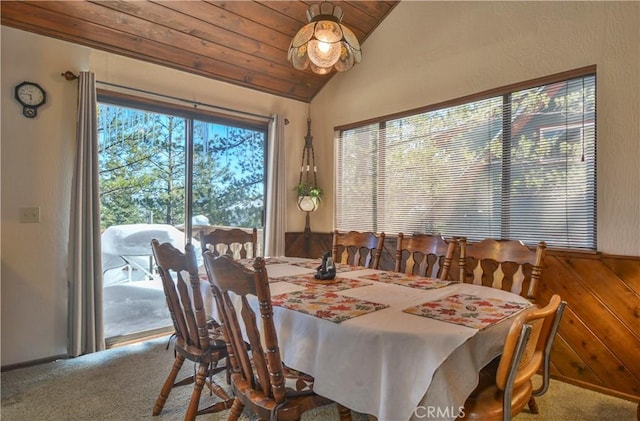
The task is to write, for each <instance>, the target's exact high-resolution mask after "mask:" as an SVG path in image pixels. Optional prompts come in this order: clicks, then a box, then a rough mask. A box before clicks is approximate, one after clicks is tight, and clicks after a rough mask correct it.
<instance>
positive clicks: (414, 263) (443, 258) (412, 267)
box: [395, 233, 458, 280]
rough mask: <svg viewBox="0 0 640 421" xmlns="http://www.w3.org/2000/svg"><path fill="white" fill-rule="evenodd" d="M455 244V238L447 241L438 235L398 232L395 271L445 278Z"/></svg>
mask: <svg viewBox="0 0 640 421" xmlns="http://www.w3.org/2000/svg"><path fill="white" fill-rule="evenodd" d="M457 244H458V239H457V238H451V239H449V241H447V240H445V238H444V237H442V236H440V235H429V234H413V235H412V236H410V237H405V236H404V234H403V233H399V234H398V246H397V248H396V266H395V271H396V272H402V273H406V274H409V275H419V276H426V277H430V278H439V279H442V280H446V279H447V278H448V277H449V269H451V261H452V260H453V254H454V252H455V249H456V246H457Z"/></svg>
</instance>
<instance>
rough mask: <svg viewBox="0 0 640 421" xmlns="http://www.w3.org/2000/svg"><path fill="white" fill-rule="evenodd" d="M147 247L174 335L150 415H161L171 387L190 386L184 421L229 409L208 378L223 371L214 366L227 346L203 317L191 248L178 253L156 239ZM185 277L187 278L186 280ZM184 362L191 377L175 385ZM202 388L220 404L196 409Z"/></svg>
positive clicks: (228, 402)
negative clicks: (172, 357)
mask: <svg viewBox="0 0 640 421" xmlns="http://www.w3.org/2000/svg"><path fill="white" fill-rule="evenodd" d="M151 248H152V250H153V255H154V257H155V260H156V264H157V265H158V272H159V274H160V278H161V280H162V288H163V290H164V294H165V296H166V299H167V306H168V307H169V313H170V314H171V320H172V321H173V327H174V329H175V336H176V338H175V342H174V354H175V360H174V363H173V366H172V367H171V371H170V372H169V375H168V376H167V379H166V380H165V382H164V384H163V386H162V389H161V390H160V395H159V396H158V399H157V400H156V404H155V406H154V407H153V415H159V414H160V412H162V408H163V407H164V404H165V402H166V401H167V398H168V397H169V393H170V392H171V390H172V389H173V388H174V387H178V386H184V385H187V384H192V383H193V392H192V394H191V399H190V401H189V405H188V407H187V410H186V413H185V417H184V419H185V420H194V419H195V417H196V415H202V414H209V413H213V412H219V411H222V410H225V409H228V408H231V405H232V403H233V399H232V398H230V397H229V395H227V393H226V392H225V390H224V389H223V388H222V387H220V386H218V385H217V384H216V383H215V382H214V381H213V377H212V376H213V375H214V374H217V373H218V372H221V371H223V370H226V365H225V364H222V365H218V363H219V361H221V360H223V359H225V358H226V357H227V347H226V344H225V342H224V339H223V337H222V334H221V329H216V328H215V327H214V326H213V325H212V323H211V322H210V321H209V319H208V317H207V315H206V314H205V310H204V304H203V299H202V293H201V290H200V277H199V276H198V264H197V261H196V252H195V250H194V248H193V245H192V244H191V243H187V244H186V246H185V252H184V253H182V252H181V251H180V250H178V249H176V248H175V247H174V246H173V245H171V244H170V243H162V244H160V243H159V242H158V240H156V239H153V240H151ZM185 276H188V279H187V280H185ZM185 360H189V361H192V362H193V364H194V372H195V375H192V376H189V377H187V378H185V379H183V380H181V381H178V382H176V378H177V376H178V372H179V371H180V369H181V368H182V365H183V364H184V361H185ZM196 366H197V372H196V371H195V367H196ZM205 385H206V386H207V387H208V388H209V389H210V390H211V391H212V392H213V393H214V394H216V395H217V396H218V397H219V398H220V399H221V401H218V402H216V403H213V404H211V405H209V406H207V407H204V408H202V409H199V405H200V395H201V394H202V389H203V387H204V386H205Z"/></svg>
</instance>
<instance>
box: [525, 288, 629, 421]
mask: <svg viewBox="0 0 640 421" xmlns="http://www.w3.org/2000/svg"><path fill="white" fill-rule="evenodd" d="M566 306H567V302H566V301H561V302H560V305H559V306H558V309H557V310H556V313H555V316H554V317H553V321H552V322H551V328H550V330H549V331H548V335H549V337H548V338H547V340H546V345H545V349H544V356H543V360H542V383H541V384H540V386H539V387H538V388H537V389H535V390H534V391H533V392H532V393H531V399H529V410H530V411H531V413H532V414H537V413H538V412H539V409H538V404H537V403H536V398H537V397H540V396H542V395H544V394H545V393H547V390H549V383H550V381H551V348H552V347H553V341H554V339H555V337H556V333H557V332H558V328H559V327H560V322H561V321H562V316H563V315H564V309H565V307H566ZM639 421H640V420H639Z"/></svg>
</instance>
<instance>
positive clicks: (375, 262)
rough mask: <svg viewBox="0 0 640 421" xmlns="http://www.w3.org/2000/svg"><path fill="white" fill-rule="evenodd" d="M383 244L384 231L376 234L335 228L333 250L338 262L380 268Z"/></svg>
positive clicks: (335, 259)
mask: <svg viewBox="0 0 640 421" xmlns="http://www.w3.org/2000/svg"><path fill="white" fill-rule="evenodd" d="M383 246H384V232H381V233H380V234H378V235H376V234H375V233H373V232H358V231H349V232H339V231H338V230H335V231H334V232H333V247H332V249H331V251H332V257H333V260H334V262H336V263H341V264H345V265H352V266H363V267H366V268H370V269H378V266H379V265H380V256H382V247H383Z"/></svg>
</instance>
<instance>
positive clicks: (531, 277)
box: [458, 237, 547, 301]
mask: <svg viewBox="0 0 640 421" xmlns="http://www.w3.org/2000/svg"><path fill="white" fill-rule="evenodd" d="M458 241H459V243H460V261H459V266H460V282H468V283H473V284H477V285H484V286H488V287H493V288H499V289H503V290H505V291H510V292H513V293H515V294H519V295H521V296H523V297H525V298H528V299H530V300H532V301H535V298H536V294H537V292H538V283H539V282H540V275H541V272H542V262H543V259H544V255H545V250H546V247H547V245H546V243H545V242H544V241H541V242H539V243H538V245H537V247H536V249H535V250H531V249H530V248H529V247H527V246H526V245H525V244H524V243H523V242H522V241H518V240H494V239H491V238H487V239H484V240H482V241H480V242H479V243H475V244H467V239H466V238H465V237H460V239H459V240H458Z"/></svg>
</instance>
